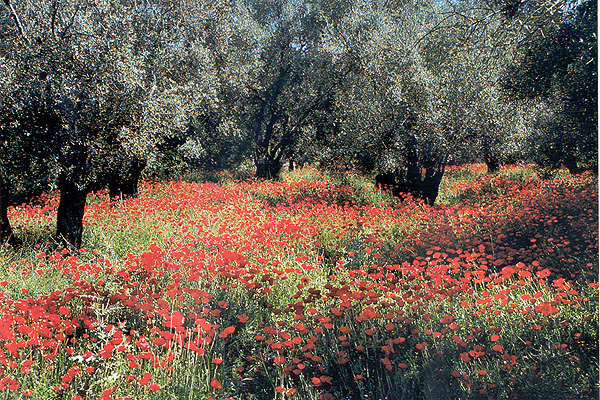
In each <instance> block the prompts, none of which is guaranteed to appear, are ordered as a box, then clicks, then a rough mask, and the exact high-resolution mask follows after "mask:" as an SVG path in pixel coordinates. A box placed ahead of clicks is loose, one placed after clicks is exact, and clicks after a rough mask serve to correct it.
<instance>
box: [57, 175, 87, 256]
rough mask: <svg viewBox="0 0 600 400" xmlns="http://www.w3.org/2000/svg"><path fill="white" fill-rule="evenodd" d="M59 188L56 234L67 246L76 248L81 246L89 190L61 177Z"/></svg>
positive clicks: (71, 248) (72, 248) (70, 248)
mask: <svg viewBox="0 0 600 400" xmlns="http://www.w3.org/2000/svg"><path fill="white" fill-rule="evenodd" d="M59 190H60V201H59V203H58V211H57V216H56V236H57V238H58V240H59V241H60V242H61V243H62V244H63V245H64V246H65V248H67V249H69V250H76V249H79V248H80V247H81V239H82V236H83V214H84V212H85V201H86V198H87V190H84V189H81V188H79V187H77V185H76V184H75V182H73V181H72V180H69V179H61V182H60V184H59Z"/></svg>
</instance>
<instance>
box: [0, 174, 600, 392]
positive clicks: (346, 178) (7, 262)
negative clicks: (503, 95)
mask: <svg viewBox="0 0 600 400" xmlns="http://www.w3.org/2000/svg"><path fill="white" fill-rule="evenodd" d="M219 180H220V181H219V183H210V182H209V183H195V182H185V181H177V182H145V183H144V184H143V185H142V187H141V188H140V196H139V197H138V198H135V199H129V200H125V201H116V200H112V201H111V200H110V199H109V198H108V196H107V194H106V192H98V193H94V194H93V195H90V196H89V199H88V205H87V208H86V214H85V221H84V224H85V232H84V239H83V243H84V248H82V249H81V251H80V253H78V254H69V253H68V252H67V251H65V250H62V249H60V248H57V247H56V245H55V244H54V242H53V240H52V237H53V231H54V224H55V217H56V206H57V200H58V199H57V196H56V194H55V193H49V194H47V195H45V196H43V197H42V198H40V199H38V200H37V201H36V202H34V203H32V204H30V205H22V206H20V207H14V208H11V209H10V210H9V217H10V219H11V222H12V224H13V227H14V229H15V232H16V234H17V236H19V238H20V239H21V241H22V243H21V245H20V246H17V247H11V246H9V245H5V246H3V247H2V248H1V249H0V291H1V293H0V399H25V398H32V399H68V400H82V399H102V400H108V399H114V400H116V399H138V400H141V399H145V400H150V399H156V400H158V399H160V400H165V399H182V400H183V399H213V400H223V399H236V400H242V399H323V400H327V399H346V400H350V399H390V400H392V399H595V398H598V373H599V371H598V181H597V176H594V175H591V174H582V175H569V174H568V173H566V172H565V171H552V172H543V171H540V170H536V169H534V168H532V167H526V166H520V167H505V168H503V169H502V170H501V171H500V172H499V173H496V174H493V175H488V174H486V173H485V171H484V168H483V166H481V165H472V166H464V167H452V168H449V170H448V171H447V173H446V175H445V177H444V180H443V182H442V187H441V192H440V196H439V198H438V203H437V204H436V205H435V206H434V207H430V206H427V205H425V204H423V203H420V202H418V201H413V200H411V199H407V200H404V201H403V202H399V201H397V200H396V199H395V198H393V197H391V196H389V195H388V194H386V193H383V192H381V191H379V190H378V189H376V188H374V187H373V184H372V183H371V182H370V180H368V179H367V178H365V177H362V176H361V175H359V174H354V173H351V172H345V173H343V174H341V173H338V174H335V173H329V174H327V173H324V172H319V171H317V170H314V169H310V168H305V169H303V170H300V171H294V172H290V173H287V174H284V176H283V179H282V180H281V181H276V182H270V181H253V180H236V179H235V177H231V176H225V175H222V176H220V177H219Z"/></svg>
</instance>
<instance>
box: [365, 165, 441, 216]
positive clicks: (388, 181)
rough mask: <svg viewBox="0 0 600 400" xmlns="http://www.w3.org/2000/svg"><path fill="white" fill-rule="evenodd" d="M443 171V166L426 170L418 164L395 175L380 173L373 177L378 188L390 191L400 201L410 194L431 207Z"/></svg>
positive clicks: (436, 194)
mask: <svg viewBox="0 0 600 400" xmlns="http://www.w3.org/2000/svg"><path fill="white" fill-rule="evenodd" d="M423 169H424V171H423ZM444 171H445V165H444V164H439V165H436V166H433V167H427V168H423V167H422V166H421V165H420V164H417V165H409V166H408V167H407V168H406V169H405V170H401V171H398V172H396V173H393V172H388V173H381V174H379V175H377V176H376V177H375V181H376V183H377V186H378V187H380V188H382V189H384V190H389V191H391V192H392V194H393V195H394V196H396V197H399V198H400V199H403V198H404V196H405V195H406V194H410V195H411V196H413V197H415V198H418V199H421V200H424V201H425V202H426V203H427V204H429V205H430V206H433V205H434V204H435V200H436V198H437V196H438V193H439V188H440V183H441V182H442V177H443V176H444Z"/></svg>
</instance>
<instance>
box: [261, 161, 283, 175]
mask: <svg viewBox="0 0 600 400" xmlns="http://www.w3.org/2000/svg"><path fill="white" fill-rule="evenodd" d="M280 170H281V162H280V161H277V160H269V159H264V158H263V159H261V160H259V161H257V162H256V177H257V178H259V179H277V178H278V177H279V171H280Z"/></svg>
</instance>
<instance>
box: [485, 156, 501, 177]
mask: <svg viewBox="0 0 600 400" xmlns="http://www.w3.org/2000/svg"><path fill="white" fill-rule="evenodd" d="M483 161H484V162H485V165H486V166H487V172H488V174H494V173H496V172H498V170H499V169H500V161H498V157H496V156H494V155H493V154H489V153H488V154H484V155H483Z"/></svg>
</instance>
